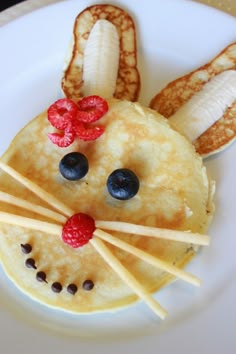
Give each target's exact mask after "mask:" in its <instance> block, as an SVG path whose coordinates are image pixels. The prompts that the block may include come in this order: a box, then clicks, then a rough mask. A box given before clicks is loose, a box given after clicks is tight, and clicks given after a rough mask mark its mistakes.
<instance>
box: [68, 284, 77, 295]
mask: <svg viewBox="0 0 236 354" xmlns="http://www.w3.org/2000/svg"><path fill="white" fill-rule="evenodd" d="M77 290H78V287H77V285H75V284H69V285H68V286H67V291H68V293H70V294H72V295H74V294H75V293H76V292H77Z"/></svg>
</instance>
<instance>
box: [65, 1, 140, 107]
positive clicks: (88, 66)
mask: <svg viewBox="0 0 236 354" xmlns="http://www.w3.org/2000/svg"><path fill="white" fill-rule="evenodd" d="M100 20H107V21H109V22H110V23H111V24H112V25H113V26H115V27H116V31H117V34H118V38H119V59H118V61H119V65H118V73H117V77H116V85H115V89H114V84H113V75H114V71H115V70H116V65H117V58H116V57H115V53H116V49H115V53H112V51H113V49H112V48H114V47H116V44H115V42H116V40H115V39H114V38H115V35H112V36H113V37H114V38H113V37H112V38H113V39H112V43H104V41H101V40H100V38H101V34H96V32H95V33H94V34H93V35H92V37H90V32H91V31H94V30H95V29H96V27H95V29H94V25H95V24H96V23H97V22H99V21H100ZM99 26H101V25H99ZM105 26H106V28H107V25H105ZM96 31H98V30H96ZM99 31H100V30H99ZM99 31H98V32H99ZM110 32H111V30H109V36H110ZM93 36H94V37H97V39H98V40H99V43H100V44H99V45H98V44H96V46H97V50H98V46H100V48H101V49H100V51H101V52H100V53H99V54H96V58H95V62H96V63H97V62H98V61H100V60H101V58H102V56H103V54H104V53H103V50H104V48H106V49H105V50H106V51H107V52H108V55H107V58H106V57H105V55H104V56H103V57H104V58H103V60H105V62H104V64H101V65H100V66H99V69H97V71H99V72H100V74H99V73H98V72H97V71H96V80H98V78H99V77H100V81H101V82H104V83H105V82H106V81H107V83H108V85H110V84H111V83H112V84H111V88H110V89H109V90H111V91H112V90H113V96H114V97H115V98H118V99H123V100H129V101H137V99H138V95H139V91H140V75H139V70H138V67H137V48H136V30H135V24H134V21H133V19H132V17H131V16H130V15H129V14H128V13H127V12H126V11H124V10H123V9H121V8H119V7H117V6H114V5H109V4H97V5H93V6H90V7H88V8H86V9H85V10H83V11H82V12H81V13H79V14H78V16H77V17H76V19H75V22H74V28H73V38H72V40H71V43H70V46H69V49H68V52H67V55H66V59H65V62H64V68H63V77H62V80H61V88H62V91H63V93H64V95H65V96H66V97H68V98H70V99H73V100H78V99H79V98H81V97H83V95H84V94H85V92H87V90H89V91H90V88H89V86H90V84H88V83H87V82H90V81H91V72H92V58H91V62H90V58H89V54H88V52H89V51H90V50H91V51H92V54H93V55H94V52H95V49H94V47H95V39H94V44H91V43H92V41H93V39H92V38H93ZM107 36H108V35H107ZM109 36H108V37H109ZM108 40H109V39H108ZM89 42H91V43H90V44H89ZM93 46H94V47H93ZM104 46H105V47H104ZM106 46H107V47H106ZM89 48H90V49H89ZM109 48H110V50H109ZM85 56H86V58H85ZM108 59H110V60H111V61H114V63H108ZM86 62H87V63H86ZM106 65H109V68H111V73H112V75H111V77H112V79H111V78H110V77H109V76H108V69H106ZM104 70H106V74H105V73H104ZM103 75H104V76H105V78H104V77H102V76H103ZM85 83H86V87H84V84H85ZM94 89H95V88H94ZM105 95H107V93H105Z"/></svg>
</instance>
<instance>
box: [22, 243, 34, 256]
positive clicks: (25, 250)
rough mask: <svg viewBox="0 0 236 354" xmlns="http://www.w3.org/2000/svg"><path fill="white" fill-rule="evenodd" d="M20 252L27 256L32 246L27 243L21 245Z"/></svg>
mask: <svg viewBox="0 0 236 354" xmlns="http://www.w3.org/2000/svg"><path fill="white" fill-rule="evenodd" d="M20 246H21V250H22V252H23V253H25V254H27V253H30V252H31V251H32V246H31V245H30V244H29V243H25V244H21V245H20Z"/></svg>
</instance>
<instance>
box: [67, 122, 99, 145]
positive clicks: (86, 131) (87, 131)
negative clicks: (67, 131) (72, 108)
mask: <svg viewBox="0 0 236 354" xmlns="http://www.w3.org/2000/svg"><path fill="white" fill-rule="evenodd" d="M73 129H74V132H75V134H76V135H77V136H78V138H79V139H81V140H84V141H88V140H95V139H97V138H99V137H100V136H101V135H102V133H103V132H104V128H103V127H90V128H86V126H85V124H84V123H82V122H76V124H74V126H73Z"/></svg>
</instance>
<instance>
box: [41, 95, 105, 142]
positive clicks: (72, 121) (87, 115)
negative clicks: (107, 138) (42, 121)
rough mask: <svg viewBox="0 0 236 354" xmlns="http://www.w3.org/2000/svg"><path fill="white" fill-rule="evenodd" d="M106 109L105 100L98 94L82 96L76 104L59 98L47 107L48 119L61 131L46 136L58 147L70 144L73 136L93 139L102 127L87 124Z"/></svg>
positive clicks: (99, 133)
mask: <svg viewBox="0 0 236 354" xmlns="http://www.w3.org/2000/svg"><path fill="white" fill-rule="evenodd" d="M107 111H108V104H107V102H106V101H105V100H104V99H103V98H101V97H99V96H88V97H84V98H83V99H81V100H80V101H79V102H78V105H77V104H76V103H75V102H74V101H72V100H70V99H69V98H62V99H59V100H57V101H56V102H55V103H53V104H52V105H51V106H50V107H49V108H48V120H49V122H50V123H51V124H52V126H53V127H55V128H57V129H59V130H61V131H62V132H61V133H50V134H48V137H49V139H50V140H51V141H52V143H53V144H56V145H58V146H59V147H67V146H69V145H70V144H72V143H73V142H74V139H75V136H77V137H78V138H79V139H81V140H84V141H89V140H95V139H97V138H99V137H100V136H101V135H102V133H103V132H104V128H103V127H88V126H87V124H88V123H92V122H95V121H96V120H98V119H100V118H101V117H102V116H103V115H104V114H105V113H106V112H107ZM86 123H87V124H86Z"/></svg>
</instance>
